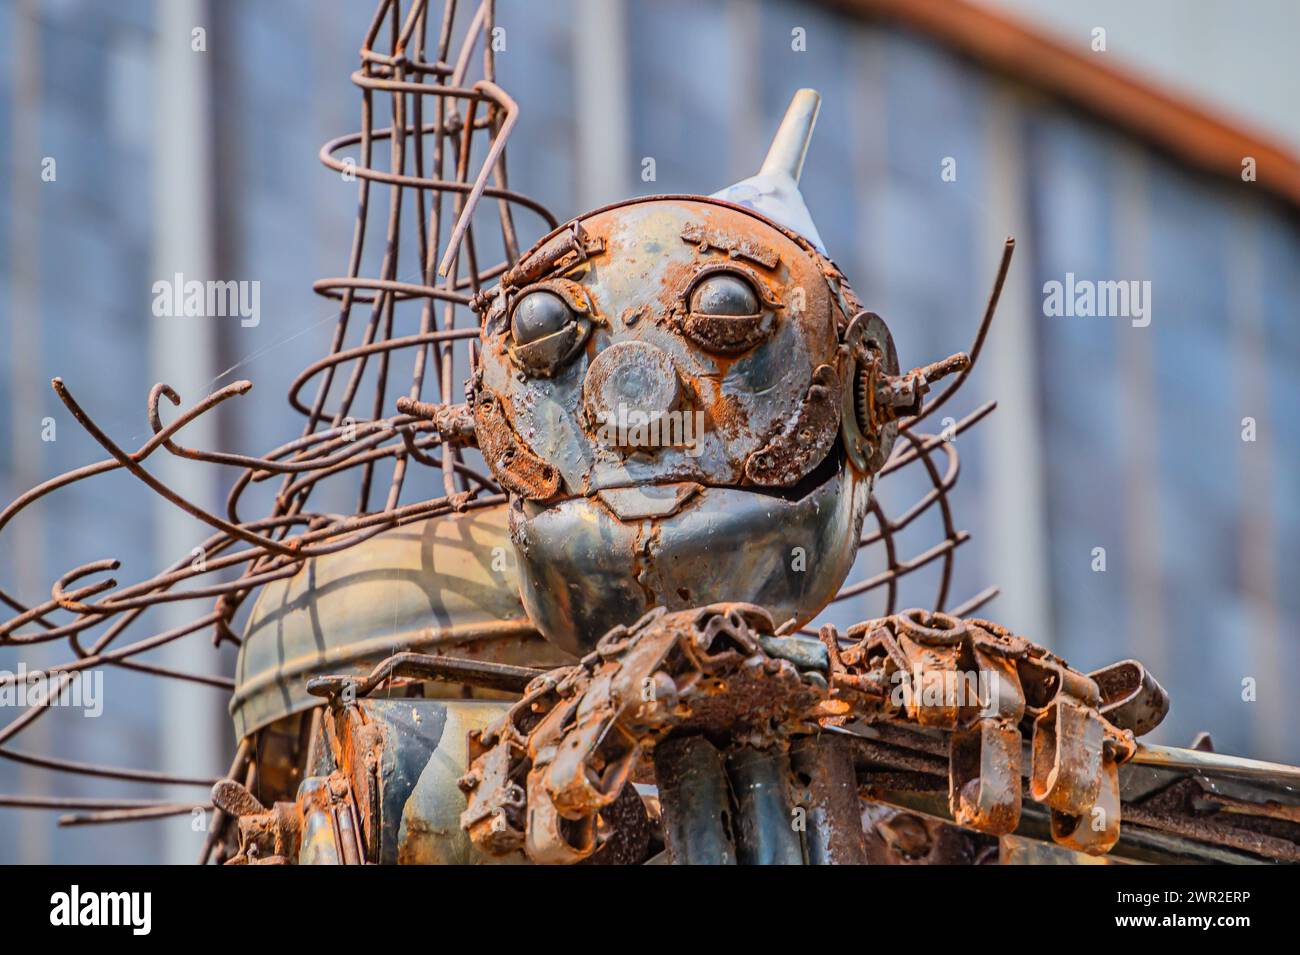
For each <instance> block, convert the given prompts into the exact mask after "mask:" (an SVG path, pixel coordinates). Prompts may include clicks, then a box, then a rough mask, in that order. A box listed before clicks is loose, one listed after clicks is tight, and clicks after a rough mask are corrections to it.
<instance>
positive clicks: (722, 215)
mask: <svg viewBox="0 0 1300 955" xmlns="http://www.w3.org/2000/svg"><path fill="white" fill-rule="evenodd" d="M852 301H853V300H852V293H851V291H849V290H848V289H847V286H846V285H845V284H844V283H843V280H842V278H841V277H840V276H839V273H838V272H837V271H836V270H835V269H834V267H833V266H832V265H831V264H830V263H829V261H828V260H827V259H825V257H824V256H822V255H820V254H819V253H818V252H817V251H816V250H815V249H813V248H812V246H811V245H810V244H809V243H808V242H806V241H805V240H802V239H800V238H799V237H798V236H796V235H794V234H793V233H789V232H787V231H785V230H783V229H781V228H779V227H777V226H776V225H774V224H772V223H770V222H768V221H767V220H765V219H763V218H762V217H761V216H758V215H756V214H754V213H753V212H751V211H749V210H745V209H742V208H740V207H736V206H732V205H730V204H727V203H723V202H719V201H716V200H709V199H704V198H697V197H667V198H659V199H652V200H635V201H632V202H627V203H623V204H621V205H618V206H614V207H611V208H609V209H605V210H601V211H597V212H595V213H592V214H590V215H588V216H584V217H582V218H581V219H580V220H577V221H575V222H574V223H572V224H571V225H570V226H569V227H567V228H565V229H561V230H559V231H557V232H556V233H554V234H553V235H552V236H550V237H548V238H546V239H544V240H542V241H541V242H540V243H539V244H538V245H537V246H536V247H535V248H534V250H533V251H532V252H530V253H529V254H528V255H526V256H524V258H523V259H522V260H521V262H520V263H519V264H518V265H517V266H516V267H515V268H514V269H512V270H511V272H510V273H508V274H507V275H506V276H505V278H504V279H503V281H502V284H501V285H500V287H499V288H498V289H496V290H495V292H494V293H492V294H491V295H490V296H489V297H488V299H487V304H486V309H485V311H486V315H485V322H484V331H483V338H482V360H481V365H480V374H479V378H478V381H477V389H476V401H475V419H476V430H477V434H478V439H479V444H480V447H481V448H482V449H483V451H484V455H485V457H486V458H487V461H488V464H489V466H490V467H491V468H492V470H493V473H494V475H495V476H496V477H497V479H498V480H499V481H500V482H501V484H502V486H503V487H505V488H506V489H507V490H508V491H510V492H511V494H512V496H513V498H514V500H515V507H514V508H513V510H512V514H511V531H512V539H513V540H514V541H515V544H516V547H517V549H518V551H519V554H520V558H521V568H522V571H523V573H522V576H523V581H522V583H523V591H524V599H525V605H526V606H527V608H528V611H529V614H530V616H532V617H533V619H534V620H536V621H537V623H538V626H539V627H540V629H541V630H542V632H543V633H544V634H545V635H546V636H547V637H548V638H549V639H552V640H553V641H556V642H557V643H559V644H560V645H561V646H564V647H565V648H567V649H569V650H571V651H574V652H583V651H585V650H586V649H589V648H590V646H591V645H592V644H593V643H594V642H595V640H596V639H597V638H598V637H599V636H600V634H602V633H604V632H605V631H606V630H608V629H609V628H610V627H612V626H614V625H615V624H618V623H623V622H626V621H627V620H628V619H629V617H632V616H636V615H638V614H639V613H641V612H643V611H644V610H646V609H649V608H650V607H654V606H668V607H670V608H678V607H686V606H691V605H701V604H705V603H710V602H712V601H714V600H717V599H720V598H722V597H723V596H725V597H726V598H728V599H740V600H751V601H753V602H756V603H760V604H763V605H764V606H767V607H769V608H770V609H771V610H772V611H773V613H775V614H776V615H777V616H779V617H780V618H781V621H779V622H784V621H785V620H786V619H789V618H791V617H793V618H796V619H798V620H800V621H803V620H806V619H808V618H810V617H811V616H812V615H813V614H815V613H816V612H817V611H818V610H819V609H820V607H821V606H822V605H824V604H825V602H826V601H827V600H829V599H830V597H831V596H832V595H833V593H834V590H835V588H836V587H838V586H839V584H840V583H841V582H842V580H843V577H844V575H845V574H847V572H848V570H849V567H850V566H851V563H852V552H853V549H854V548H853V545H854V543H855V541H856V539H857V536H858V531H859V529H860V526H861V521H862V518H863V516H864V514H865V509H866V506H867V503H868V501H867V493H866V489H865V487H864V486H863V485H864V482H865V479H866V477H867V475H866V474H865V473H859V472H857V471H854V470H853V469H850V468H848V467H846V466H845V462H844V456H843V451H842V446H841V444H840V441H839V435H840V415H841V409H842V407H843V395H844V380H843V378H844V374H845V368H846V362H845V361H844V360H843V356H844V351H843V349H842V348H841V342H840V339H841V336H842V334H843V332H844V330H845V329H846V328H847V327H848V324H849V319H850V312H851V310H852V309H853V307H854V306H853V304H850V303H851V302H852ZM742 542H743V544H744V548H743V550H744V553H741V551H742V547H741V544H742ZM800 547H803V548H805V550H804V553H805V554H813V553H815V554H816V558H817V559H816V561H809V562H808V563H807V565H806V568H805V569H803V570H800V571H799V572H798V573H790V572H788V567H789V564H790V562H791V559H792V557H795V556H796V555H797V553H798V551H797V548H800ZM810 547H814V548H816V549H815V550H809V549H807V548H810ZM742 564H743V565H744V566H742Z"/></svg>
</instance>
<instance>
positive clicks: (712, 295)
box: [691, 272, 759, 315]
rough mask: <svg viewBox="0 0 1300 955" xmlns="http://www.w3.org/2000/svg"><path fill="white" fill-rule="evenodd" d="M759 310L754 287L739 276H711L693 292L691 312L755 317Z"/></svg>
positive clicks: (724, 274) (721, 274)
mask: <svg viewBox="0 0 1300 955" xmlns="http://www.w3.org/2000/svg"><path fill="white" fill-rule="evenodd" d="M758 308H759V306H758V295H757V294H756V293H755V292H754V287H753V286H752V285H750V284H749V283H748V282H747V281H745V280H744V279H742V278H741V277H740V276H738V275H730V274H728V273H725V272H723V273H720V274H718V275H710V276H709V277H708V278H706V279H704V281H702V282H700V284H699V285H697V286H695V288H694V290H693V291H692V292H691V311H692V312H697V313H699V314H701V315H753V314H755V313H757V312H758Z"/></svg>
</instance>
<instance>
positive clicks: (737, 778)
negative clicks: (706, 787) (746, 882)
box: [727, 746, 803, 865]
mask: <svg viewBox="0 0 1300 955" xmlns="http://www.w3.org/2000/svg"><path fill="white" fill-rule="evenodd" d="M727 776H728V777H729V778H730V780H731V789H732V792H733V793H734V794H735V799H736V827H735V828H736V856H737V858H738V860H739V861H740V863H741V865H803V843H802V840H801V839H800V838H799V832H798V831H797V830H796V828H795V825H794V823H795V818H796V817H795V813H794V807H793V805H792V804H791V801H790V758H789V757H788V756H787V755H786V754H785V753H784V752H780V751H765V750H759V749H753V748H751V747H748V746H746V747H742V748H740V749H735V750H732V751H731V752H730V753H729V754H728V755H727Z"/></svg>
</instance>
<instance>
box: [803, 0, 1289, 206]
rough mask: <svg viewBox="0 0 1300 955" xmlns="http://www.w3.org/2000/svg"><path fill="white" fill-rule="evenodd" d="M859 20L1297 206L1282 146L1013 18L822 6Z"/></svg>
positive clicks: (915, 2)
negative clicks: (890, 25) (950, 54)
mask: <svg viewBox="0 0 1300 955" xmlns="http://www.w3.org/2000/svg"><path fill="white" fill-rule="evenodd" d="M823 2H825V3H828V4H829V5H831V6H834V7H838V8H840V9H842V10H845V11H848V12H851V13H855V14H858V15H861V16H866V17H872V18H875V19H879V20H884V21H890V22H894V23H897V24H899V25H902V26H904V27H910V28H912V29H915V30H917V31H919V32H920V33H923V34H925V35H927V36H929V37H931V38H932V39H934V40H937V41H938V42H940V43H942V44H943V45H945V46H947V47H949V48H951V49H953V50H955V51H957V52H958V53H961V54H964V55H966V56H969V57H971V58H972V59H974V60H976V61H977V62H979V63H981V64H983V65H984V66H986V67H988V68H989V69H991V70H995V71H997V72H1000V73H1003V74H1006V75H1008V76H1010V77H1011V78H1013V79H1015V80H1018V81H1020V82H1022V83H1025V84H1026V85H1028V86H1031V87H1034V88H1036V89H1039V90H1042V91H1043V92H1046V93H1048V94H1051V95H1053V96H1056V97H1059V98H1060V99H1062V100H1064V101H1066V102H1068V103H1070V104H1071V105H1073V106H1077V107H1079V108H1081V109H1083V110H1085V111H1087V112H1089V113H1092V114H1093V115H1095V116H1097V117H1098V118H1100V119H1101V120H1103V121H1106V122H1109V123H1112V124H1113V125H1115V126H1116V127H1118V128H1120V129H1122V130H1124V131H1125V132H1127V133H1128V134H1130V135H1132V136H1134V137H1136V138H1138V139H1140V140H1143V141H1145V142H1147V143H1149V144H1150V145H1153V146H1156V147H1158V148H1161V149H1164V150H1167V151H1168V152H1170V153H1171V154H1173V155H1174V156H1175V157H1176V158H1178V159H1181V160H1182V161H1184V162H1186V163H1187V164H1188V165H1190V166H1193V167H1196V168H1198V169H1201V170H1204V171H1206V172H1210V173H1213V174H1215V175H1219V176H1222V177H1225V178H1227V179H1228V180H1229V181H1232V182H1237V183H1242V178H1241V173H1242V162H1243V160H1244V159H1245V158H1246V157H1247V156H1249V157H1253V158H1254V160H1255V166H1256V169H1255V172H1256V182H1255V183H1253V184H1252V185H1259V186H1262V187H1264V188H1265V189H1267V190H1268V191H1269V192H1271V193H1273V194H1274V195H1276V196H1278V197H1279V198H1281V199H1283V200H1285V201H1286V202H1288V203H1289V204H1291V205H1292V206H1295V207H1300V160H1297V158H1296V156H1295V154H1294V153H1293V152H1292V151H1291V150H1290V149H1288V148H1286V147H1284V146H1282V145H1280V144H1278V143H1276V142H1275V141H1271V140H1270V139H1269V138H1268V137H1266V136H1263V135H1260V134H1257V133H1254V132H1252V131H1250V130H1249V129H1248V128H1245V127H1243V126H1241V125H1238V124H1236V123H1230V122H1227V121H1225V120H1224V119H1221V118H1220V117H1219V116H1217V115H1216V114H1215V113H1214V112H1213V111H1212V110H1211V109H1210V108H1209V107H1205V106H1202V105H1200V104H1198V103H1196V102H1194V101H1192V100H1190V99H1188V98H1185V97H1181V96H1178V95H1176V94H1174V93H1172V92H1169V91H1168V90H1165V89H1162V88H1161V87H1160V86H1159V85H1158V84H1155V83H1152V82H1151V81H1149V80H1147V79H1144V78H1143V77H1141V76H1140V75H1139V74H1138V73H1136V72H1134V71H1131V70H1128V69H1125V68H1123V67H1117V66H1114V65H1111V63H1108V62H1103V56H1102V55H1101V54H1091V55H1089V54H1084V53H1082V52H1079V51H1078V50H1075V49H1072V48H1071V47H1069V46H1066V45H1065V44H1063V43H1061V42H1059V41H1058V40H1056V39H1053V38H1051V37H1049V36H1048V35H1046V34H1044V33H1043V32H1041V31H1039V30H1036V29H1034V28H1033V27H1030V26H1027V25H1026V24H1025V23H1024V22H1023V21H1020V20H1018V19H1015V18H1013V17H1010V16H1007V15H1005V14H1003V13H1001V12H995V11H993V10H990V9H988V8H987V7H984V6H980V5H978V4H975V3H971V2H968V0H823Z"/></svg>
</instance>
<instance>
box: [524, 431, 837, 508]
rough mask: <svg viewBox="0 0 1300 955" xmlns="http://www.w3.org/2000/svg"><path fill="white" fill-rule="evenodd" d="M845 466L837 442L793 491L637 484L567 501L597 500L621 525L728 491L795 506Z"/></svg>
mask: <svg viewBox="0 0 1300 955" xmlns="http://www.w3.org/2000/svg"><path fill="white" fill-rule="evenodd" d="M845 464H846V459H845V456H844V453H843V449H842V445H840V444H839V443H838V442H837V443H836V445H835V446H834V447H833V448H832V450H831V453H829V454H827V455H826V457H825V458H824V459H823V460H822V462H821V464H819V465H818V466H817V467H815V468H814V469H813V470H812V471H810V472H809V473H808V474H807V475H805V476H804V477H803V478H802V479H801V480H800V481H799V482H798V483H796V484H793V485H791V486H790V487H763V486H756V485H748V484H746V485H739V484H711V483H707V482H702V481H691V480H686V481H660V482H654V483H646V482H637V483H631V482H629V483H628V484H624V485H614V486H608V487H602V488H600V489H598V490H596V491H593V492H591V493H589V494H585V495H575V496H573V497H570V498H567V499H564V500H579V499H584V498H585V499H589V500H590V499H594V500H597V501H599V502H600V503H601V504H603V505H604V506H605V508H606V509H607V510H609V512H610V513H611V514H613V515H614V517H616V518H618V519H619V520H620V521H623V522H625V523H626V522H629V521H643V520H661V519H664V518H668V517H673V516H675V515H677V514H678V513H680V512H681V511H683V510H685V509H687V508H689V507H692V506H694V505H695V504H696V503H698V502H699V501H700V500H702V499H703V498H704V497H705V496H706V494H707V492H709V491H725V492H728V493H729V494H744V495H753V496H755V497H769V498H778V499H780V500H782V501H787V502H791V503H795V502H798V501H802V500H804V499H805V498H806V497H808V496H809V495H810V494H815V493H816V492H817V491H818V490H820V489H821V488H823V487H825V485H826V484H827V483H828V482H829V481H831V480H833V479H834V478H835V477H836V476H837V475H839V474H840V473H841V472H842V471H843V469H844V467H845ZM560 503H562V501H555V502H552V503H550V504H548V505H545V506H548V507H555V506H558V505H559V504H560Z"/></svg>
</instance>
